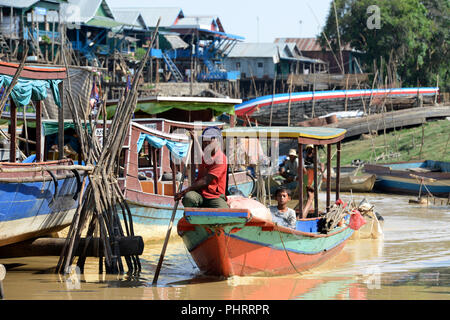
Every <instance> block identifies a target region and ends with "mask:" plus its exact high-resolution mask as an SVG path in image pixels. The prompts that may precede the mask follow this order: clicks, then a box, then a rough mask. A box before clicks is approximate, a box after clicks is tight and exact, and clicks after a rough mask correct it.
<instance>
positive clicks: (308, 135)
mask: <svg viewBox="0 0 450 320" xmlns="http://www.w3.org/2000/svg"><path fill="white" fill-rule="evenodd" d="M346 132H347V130H345V129H341V128H323V127H234V128H228V129H225V130H222V135H223V136H224V137H225V138H234V137H242V138H252V137H253V138H274V137H277V138H295V139H298V141H299V142H300V143H311V144H328V143H335V142H338V141H340V140H342V139H343V138H344V137H345V133H346Z"/></svg>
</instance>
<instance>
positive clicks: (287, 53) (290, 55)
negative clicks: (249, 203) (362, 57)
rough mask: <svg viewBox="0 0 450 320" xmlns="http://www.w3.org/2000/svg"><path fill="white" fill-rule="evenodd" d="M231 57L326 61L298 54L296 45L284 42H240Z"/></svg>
mask: <svg viewBox="0 0 450 320" xmlns="http://www.w3.org/2000/svg"><path fill="white" fill-rule="evenodd" d="M228 57H229V58H273V61H279V59H286V60H297V61H302V62H308V63H325V62H323V61H322V60H320V59H311V58H308V57H304V56H301V55H299V54H298V52H297V51H296V45H295V44H294V43H293V44H284V43H270V42H268V43H246V42H238V43H236V45H235V46H234V47H233V49H232V50H231V52H230V53H229V54H228Z"/></svg>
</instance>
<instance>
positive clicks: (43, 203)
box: [0, 62, 83, 246]
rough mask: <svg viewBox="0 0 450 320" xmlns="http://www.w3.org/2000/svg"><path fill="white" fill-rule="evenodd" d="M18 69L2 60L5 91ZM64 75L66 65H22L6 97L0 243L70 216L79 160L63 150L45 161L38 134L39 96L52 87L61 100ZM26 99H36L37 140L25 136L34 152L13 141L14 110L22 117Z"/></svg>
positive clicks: (57, 226) (51, 228)
mask: <svg viewBox="0 0 450 320" xmlns="http://www.w3.org/2000/svg"><path fill="white" fill-rule="evenodd" d="M18 69H19V65H17V64H13V63H4V62H0V87H2V86H3V87H4V88H5V93H6V92H7V90H8V89H9V86H10V85H11V83H12V82H13V79H14V78H13V76H14V75H15V74H16V72H17V71H18ZM66 77H67V72H66V69H65V68H59V67H58V68H56V67H38V66H25V67H23V70H22V71H21V73H20V74H19V76H18V78H17V79H18V80H17V82H16V84H15V85H14V87H13V88H12V89H11V91H10V95H9V97H7V98H8V99H9V110H8V112H6V113H5V114H7V116H5V115H3V118H7V119H8V120H9V123H10V124H9V129H10V137H9V138H8V140H9V143H8V144H9V150H8V153H9V157H8V159H7V161H2V162H0V246H5V245H8V244H13V243H17V242H20V241H24V240H27V239H30V238H34V237H38V236H42V235H46V234H48V233H52V232H57V231H59V230H62V229H63V228H65V227H67V226H68V225H69V224H70V223H71V221H72V218H73V215H74V213H75V210H76V208H77V198H78V196H79V192H80V190H81V186H82V183H81V178H82V171H79V170H80V169H81V170H83V166H75V165H74V162H73V160H72V159H63V157H62V155H61V156H60V157H59V160H54V161H45V160H44V155H45V150H44V149H45V148H44V143H43V142H44V141H45V138H44V136H43V134H42V104H41V102H42V100H44V99H45V98H46V97H47V94H48V93H47V91H52V93H53V98H54V100H55V101H58V103H59V105H61V103H62V101H61V100H62V99H60V96H59V94H60V93H59V91H60V90H61V89H62V82H61V80H63V79H65V78H66ZM5 98H6V97H5ZM30 101H33V102H34V106H33V109H35V116H34V117H33V122H35V123H36V125H35V128H36V130H35V131H36V139H35V140H36V141H34V144H33V146H34V147H33V148H31V141H30V140H26V142H27V143H30V149H34V151H35V152H34V153H31V151H32V150H30V149H28V148H27V149H28V150H26V151H25V152H27V153H28V154H25V153H24V152H23V151H22V150H20V149H19V148H18V145H17V142H16V139H17V136H16V131H17V118H18V113H19V112H18V111H19V110H23V112H21V113H22V116H23V118H24V119H25V117H26V113H28V110H27V112H25V107H26V106H28V105H29V104H30ZM2 111H3V110H2ZM61 137H62V139H59V147H61V146H63V145H64V138H63V137H64V134H63V133H62V132H61V134H60V138H61ZM4 147H8V146H7V145H6V144H5V146H4ZM61 149H62V148H61ZM61 149H60V150H61ZM27 156H29V157H27ZM3 160H4V159H3Z"/></svg>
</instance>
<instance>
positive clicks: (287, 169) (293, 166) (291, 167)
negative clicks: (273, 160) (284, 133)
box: [280, 149, 298, 183]
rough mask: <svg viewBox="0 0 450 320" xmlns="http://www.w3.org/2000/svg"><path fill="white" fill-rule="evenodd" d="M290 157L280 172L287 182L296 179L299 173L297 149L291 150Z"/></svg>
mask: <svg viewBox="0 0 450 320" xmlns="http://www.w3.org/2000/svg"><path fill="white" fill-rule="evenodd" d="M288 155H289V157H288V158H287V159H286V161H285V162H284V164H283V166H282V167H281V168H280V174H281V176H282V177H283V178H285V179H286V181H285V182H286V183H289V182H292V181H295V180H296V179H297V173H298V158H297V152H296V151H295V149H291V150H289V154H288Z"/></svg>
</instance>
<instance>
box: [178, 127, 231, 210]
mask: <svg viewBox="0 0 450 320" xmlns="http://www.w3.org/2000/svg"><path fill="white" fill-rule="evenodd" d="M194 139H195V138H194ZM202 149H203V153H202V163H201V164H200V167H199V170H198V176H197V179H196V180H195V182H194V183H193V184H192V185H191V186H189V187H187V188H186V189H184V190H182V191H181V192H179V193H177V194H176V195H175V201H178V200H179V199H181V198H183V200H182V202H183V206H184V207H187V208H189V207H191V208H192V207H204V208H228V204H227V201H226V197H225V189H226V183H227V157H226V155H225V154H224V153H223V152H222V133H221V131H220V129H218V128H216V127H209V128H206V129H205V130H204V131H203V134H202Z"/></svg>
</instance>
